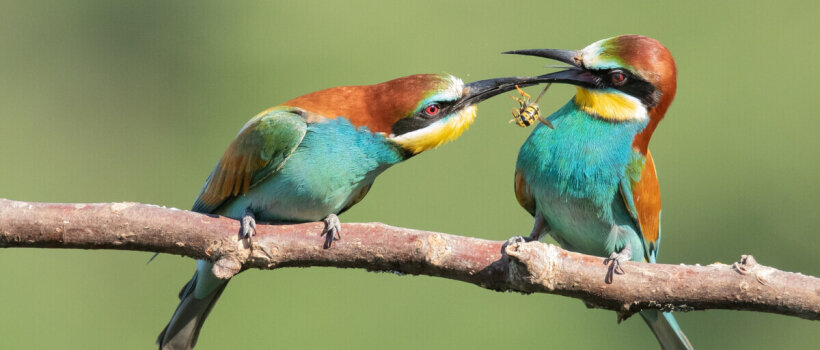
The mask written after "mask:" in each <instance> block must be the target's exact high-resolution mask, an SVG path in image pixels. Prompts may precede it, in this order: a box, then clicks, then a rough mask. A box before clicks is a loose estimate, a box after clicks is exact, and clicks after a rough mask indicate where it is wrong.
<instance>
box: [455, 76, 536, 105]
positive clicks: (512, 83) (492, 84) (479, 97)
mask: <svg viewBox="0 0 820 350" xmlns="http://www.w3.org/2000/svg"><path fill="white" fill-rule="evenodd" d="M547 81H549V80H548V78H543V76H542V77H508V78H496V79H487V80H479V81H474V82H472V83H469V84H467V85H465V86H464V88H465V89H466V90H467V92H466V93H465V94H464V95H463V96H462V97H461V100H460V101H459V102H458V104H459V105H462V106H465V107H466V106H468V105H474V104H477V103H479V102H481V101H484V100H486V99H488V98H490V97H493V96H495V95H498V94H501V93H504V92H507V91H510V90H514V89H515V87H516V85H517V86H519V87H524V86H531V85H538V84H539V83H544V82H547Z"/></svg>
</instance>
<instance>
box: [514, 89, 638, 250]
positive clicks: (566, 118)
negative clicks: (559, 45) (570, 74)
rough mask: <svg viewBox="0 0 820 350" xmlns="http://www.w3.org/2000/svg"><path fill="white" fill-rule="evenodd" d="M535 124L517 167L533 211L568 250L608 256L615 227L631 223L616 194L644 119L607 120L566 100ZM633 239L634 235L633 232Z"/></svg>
mask: <svg viewBox="0 0 820 350" xmlns="http://www.w3.org/2000/svg"><path fill="white" fill-rule="evenodd" d="M548 119H549V121H550V122H551V123H552V124H553V125H554V126H555V128H554V129H550V128H548V127H545V126H544V125H540V124H539V125H538V126H537V127H536V128H535V130H533V132H532V134H530V136H529V138H528V139H527V141H526V142H525V143H524V145H523V146H522V147H521V150H520V151H519V153H518V162H517V168H518V171H519V172H521V173H522V175H523V176H524V180H525V181H526V183H527V186H528V188H529V191H530V193H531V195H532V196H533V197H534V198H535V202H536V208H537V210H538V213H537V214H540V215H542V216H543V217H544V218H545V219H546V220H547V223H549V225H550V227H551V229H552V232H550V234H551V235H552V236H553V237H554V238H555V239H556V240H557V241H558V242H559V243H561V245H562V246H564V247H565V248H567V249H570V250H574V251H579V252H582V253H586V254H593V255H599V256H600V255H608V254H609V253H611V252H612V251H613V249H614V246H615V245H617V242H609V241H608V238H609V236H610V232H611V231H612V229H613V225H623V226H626V227H625V228H629V226H634V223H633V221H632V219H631V217H630V216H629V215H628V212H627V211H626V209H625V206H624V204H623V200H622V199H621V198H620V197H619V196H616V194H617V193H618V188H619V184H620V182H621V180H622V179H623V178H624V177H625V176H626V167H627V165H628V164H629V162H630V160H631V155H632V152H633V151H632V141H633V139H634V137H635V135H636V134H637V133H638V132H640V130H642V129H643V128H644V127H645V126H646V122H611V121H607V120H604V119H601V118H597V117H594V116H591V115H589V114H587V113H585V112H583V111H581V110H579V109H578V108H576V106H575V103H574V101H573V100H570V101H569V102H568V103H567V104H566V105H564V106H563V107H562V108H561V109H559V110H558V111H556V112H555V113H554V114H553V115H551V116H550V117H549V118H548ZM636 237H637V236H636Z"/></svg>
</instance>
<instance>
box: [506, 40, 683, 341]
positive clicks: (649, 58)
mask: <svg viewBox="0 0 820 350" xmlns="http://www.w3.org/2000/svg"><path fill="white" fill-rule="evenodd" d="M504 53H505V54H517V55H527V56H537V57H543V58H548V59H553V60H557V61H560V62H563V63H566V64H568V65H569V66H566V67H563V68H566V69H565V70H561V71H557V72H554V73H550V74H546V75H542V76H541V77H542V78H545V79H547V80H549V81H551V82H556V83H565V84H571V85H574V86H575V88H576V94H575V96H573V97H572V98H571V99H570V100H569V101H568V102H567V103H566V104H565V105H564V106H563V107H561V108H560V109H558V110H557V111H556V112H554V113H553V114H552V115H550V116H549V117H548V118H547V120H548V121H549V122H550V123H551V124H552V125H553V126H554V129H553V128H550V127H545V125H540V124H539V125H538V126H536V128H535V129H533V131H532V132H531V134H530V135H529V137H528V138H527V140H526V141H525V142H524V144H523V145H522V146H521V149H520V150H519V152H518V159H517V161H516V169H515V175H514V190H515V196H516V199H517V200H518V203H519V204H520V205H521V206H522V207H523V208H524V209H526V210H527V211H528V212H529V213H530V214H531V215H532V216H533V218H534V224H533V229H532V232H531V233H530V235H529V237H527V238H526V239H524V240H526V241H529V240H540V239H541V238H543V237H545V236H551V237H552V238H553V239H554V240H555V241H556V242H557V243H558V244H560V245H561V246H562V247H563V248H565V249H567V250H570V251H576V252H580V253H584V254H589V255H597V256H602V257H605V258H606V260H605V262H606V263H607V264H608V269H607V273H606V275H605V280H606V281H607V283H612V282H613V277H614V275H615V274H622V273H623V269H622V267H621V263H622V262H624V261H630V260H631V261H639V262H640V261H643V262H649V263H656V262H657V255H658V248H659V247H660V242H661V228H660V219H661V198H660V191H659V187H658V176H657V173H656V169H655V163H654V160H653V158H652V154H651V153H650V151H649V141H650V138H651V137H652V133H653V132H654V130H655V128H656V127H657V126H658V123H659V122H660V121H661V119H663V117H664V116H665V114H666V112H667V109H668V108H669V105H670V104H671V103H672V100H673V99H674V98H675V91H676V89H677V68H676V66H675V60H674V59H673V57H672V54H671V53H670V52H669V50H668V49H667V48H666V47H665V46H664V45H663V44H661V43H660V42H658V41H657V40H655V39H652V38H649V37H646V36H641V35H621V36H616V37H612V38H607V39H603V40H599V41H596V42H594V43H592V44H590V45H588V46H586V47H585V48H583V49H581V50H557V49H531V50H515V51H508V52H504ZM522 238H523V237H522ZM640 315H641V316H642V317H643V319H644V320H645V321H646V323H647V324H648V325H649V327H650V328H651V329H652V332H653V333H654V334H655V336H656V338H657V339H658V341H659V343H660V345H661V347H662V348H663V349H691V348H692V345H691V343H690V342H689V340H688V339H687V338H686V336H685V335H684V334H683V332H682V331H681V329H680V326H679V325H678V323H677V321H676V320H675V318H674V317H673V316H672V314H671V313H669V312H659V311H658V310H654V309H653V310H643V311H641V312H640Z"/></svg>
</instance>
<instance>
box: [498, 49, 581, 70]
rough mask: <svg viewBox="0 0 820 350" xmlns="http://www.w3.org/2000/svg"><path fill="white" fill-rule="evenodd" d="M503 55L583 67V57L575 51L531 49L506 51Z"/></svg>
mask: <svg viewBox="0 0 820 350" xmlns="http://www.w3.org/2000/svg"><path fill="white" fill-rule="evenodd" d="M502 54H508V55H524V56H536V57H544V58H549V59H551V60H556V61H560V62H564V63H567V64H571V65H573V66H575V67H581V55H580V53H579V52H578V51H573V50H557V49H529V50H513V51H506V52H502Z"/></svg>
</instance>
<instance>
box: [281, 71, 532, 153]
mask: <svg viewBox="0 0 820 350" xmlns="http://www.w3.org/2000/svg"><path fill="white" fill-rule="evenodd" d="M538 81H543V79H539V78H533V77H510V78H497V79H487V80H481V81H476V82H472V83H464V82H463V81H462V80H461V79H459V78H456V77H454V76H451V75H440V74H417V75H411V76H406V77H402V78H398V79H394V80H390V81H386V82H383V83H380V84H375V85H363V86H344V87H336V88H331V89H327V90H322V91H318V92H314V93H312V94H308V95H305V96H302V97H299V98H296V99H294V100H291V101H289V102H287V103H286V105H290V106H294V107H300V108H303V109H306V110H308V111H312V112H315V113H318V114H321V115H324V116H327V117H331V118H335V117H337V116H341V117H345V118H348V119H349V120H350V121H351V123H353V124H354V125H356V126H366V127H367V128H368V129H369V130H370V131H372V132H377V133H383V134H384V135H385V137H386V138H387V140H389V141H390V142H393V143H394V144H396V145H397V146H399V147H400V148H401V149H403V150H404V151H406V152H407V154H408V155H411V156H412V155H415V154H418V153H421V152H423V151H425V150H428V149H432V148H435V147H437V146H439V145H441V144H443V143H445V142H448V141H452V140H455V139H456V138H458V137H459V136H460V135H461V133H462V132H464V131H465V130H467V128H468V127H469V126H470V125H471V124H472V123H473V120H474V119H475V116H476V106H475V105H476V104H477V103H479V102H481V101H484V100H485V99H488V98H490V97H492V96H495V95H498V94H500V93H503V92H506V91H510V90H513V89H515V86H516V85H519V86H529V85H534V84H536V83H537V82H538Z"/></svg>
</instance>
